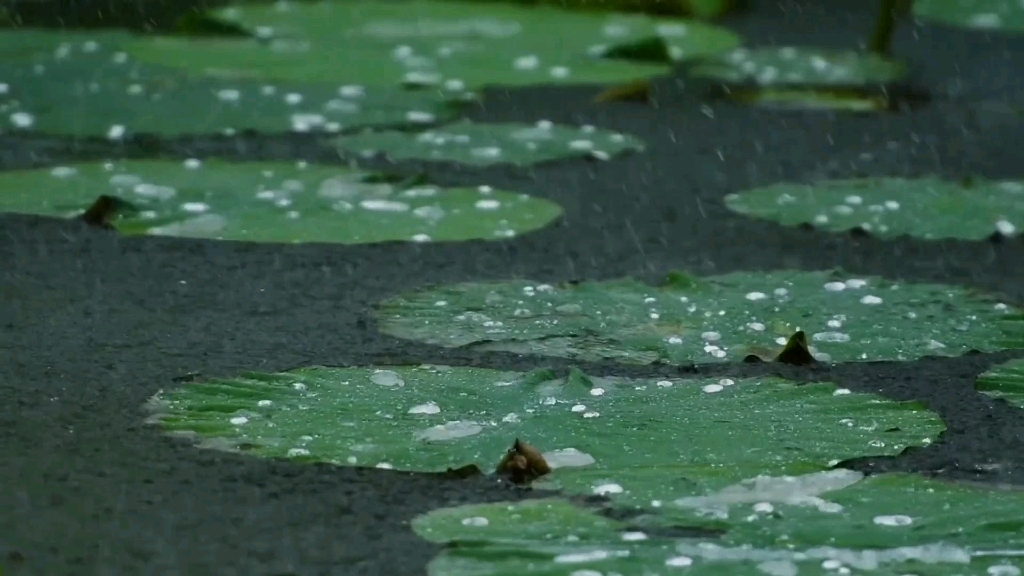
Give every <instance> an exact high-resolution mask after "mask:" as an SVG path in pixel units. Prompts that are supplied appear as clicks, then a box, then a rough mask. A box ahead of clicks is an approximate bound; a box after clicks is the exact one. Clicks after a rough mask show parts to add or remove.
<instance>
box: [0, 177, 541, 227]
mask: <svg viewBox="0 0 1024 576" xmlns="http://www.w3.org/2000/svg"><path fill="white" fill-rule="evenodd" d="M40 190H45V191H46V194H39V191H40ZM104 194H106V195H109V196H111V197H113V198H120V199H122V200H126V201H128V202H129V203H131V205H132V206H133V207H134V208H135V209H136V210H133V211H132V213H131V214H126V215H123V216H122V217H120V218H118V219H116V220H114V221H113V222H111V224H113V226H114V227H115V228H117V229H118V230H120V231H121V232H124V233H129V234H155V235H165V236H183V237H189V238H216V239H221V240H249V241H256V242H339V243H344V244H356V243H368V242H383V241H388V240H414V241H417V242H427V241H430V240H444V241H453V240H470V239H502V238H510V237H512V236H515V235H516V234H521V233H524V232H529V231H531V230H536V229H538V228H540V227H542V226H545V225H547V224H549V223H550V222H551V221H553V220H554V219H555V218H557V217H558V216H559V215H560V214H561V208H560V207H559V206H558V205H557V204H555V203H553V202H551V201H548V200H544V199H539V198H532V197H529V196H527V195H525V194H513V193H510V192H502V191H496V190H492V189H491V188H490V187H488V186H481V187H479V188H454V189H448V188H440V187H438V186H433V185H430V184H428V183H424V182H420V181H417V180H406V181H398V180H395V179H390V181H389V179H388V178H385V177H382V176H381V175H375V174H370V173H366V172H359V171H356V170H352V169H350V168H343V167H334V166H312V165H306V164H305V163H304V162H300V163H298V164H296V163H285V162H246V163H232V162H223V161H207V162H200V161H199V160H187V161H185V162H171V161H163V160H131V161H125V162H121V163H102V162H92V163H84V164H75V165H71V166H59V167H56V168H51V169H42V170H24V171H16V172H4V173H3V174H0V211H8V212H20V213H27V214H41V215H49V216H65V217H72V216H76V215H78V214H79V213H81V212H82V211H83V210H85V209H86V208H87V207H89V206H90V204H92V203H93V201H94V200H95V199H96V198H97V197H99V196H101V195H104Z"/></svg>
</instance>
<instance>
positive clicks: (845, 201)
mask: <svg viewBox="0 0 1024 576" xmlns="http://www.w3.org/2000/svg"><path fill="white" fill-rule="evenodd" d="M725 204H726V206H728V207H729V209H730V210H733V211H735V212H738V213H740V214H745V215H748V216H753V217H757V218H764V219H767V220H772V221H775V222H779V223H780V224H784V225H787V226H794V225H799V224H804V223H807V224H811V225H812V226H814V227H816V228H820V229H823V230H829V231H833V232H845V231H847V230H851V229H854V228H861V229H862V230H864V231H865V232H866V233H868V234H870V235H872V236H877V237H879V238H895V237H897V236H901V235H904V234H909V235H911V236H914V237H917V238H924V239H928V240H937V239H940V238H961V239H964V240H984V239H986V238H988V237H989V236H991V235H992V234H999V235H1002V236H1007V237H1015V236H1017V235H1018V234H1019V229H1018V227H1019V226H1024V182H1019V181H1016V180H986V179H981V178H970V179H964V180H962V181H960V182H955V181H951V180H947V179H943V178H938V177H934V176H932V177H925V178H917V179H910V178H864V179H856V180H835V181H829V180H825V181H820V182H814V183H810V184H798V183H780V184H773V185H771V186H766V187H764V188H755V189H753V190H748V191H745V192H740V193H738V194H731V195H729V196H726V198H725Z"/></svg>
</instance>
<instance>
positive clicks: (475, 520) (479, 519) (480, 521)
mask: <svg viewBox="0 0 1024 576" xmlns="http://www.w3.org/2000/svg"><path fill="white" fill-rule="evenodd" d="M488 524H490V522H489V521H488V520H487V518H484V517H483V516H473V517H471V518H463V519H462V525H463V526H477V527H483V526H487V525H488Z"/></svg>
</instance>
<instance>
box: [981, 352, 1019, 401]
mask: <svg viewBox="0 0 1024 576" xmlns="http://www.w3.org/2000/svg"><path fill="white" fill-rule="evenodd" d="M975 388H976V389H977V390H978V392H981V393H982V394H985V395H986V396H991V397H992V398H1002V399H1003V400H1006V401H1007V402H1009V403H1010V404H1011V405H1013V406H1016V407H1018V408H1024V360H1010V361H1009V362H1006V363H1004V364H999V365H997V366H993V367H992V368H991V369H990V370H988V371H987V372H985V373H984V374H982V375H980V376H978V380H977V382H976V383H975Z"/></svg>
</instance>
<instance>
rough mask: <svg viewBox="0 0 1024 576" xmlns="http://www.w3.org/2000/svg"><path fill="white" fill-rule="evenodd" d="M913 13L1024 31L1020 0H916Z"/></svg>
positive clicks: (986, 27) (956, 22)
mask: <svg viewBox="0 0 1024 576" xmlns="http://www.w3.org/2000/svg"><path fill="white" fill-rule="evenodd" d="M914 15H916V16H917V17H919V18H922V19H924V20H932V21H934V22H940V23H942V24H948V25H952V26H962V27H965V28H973V29H976V30H994V31H1005V32H1024V4H1021V3H1020V2H1019V0H915V1H914Z"/></svg>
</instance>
